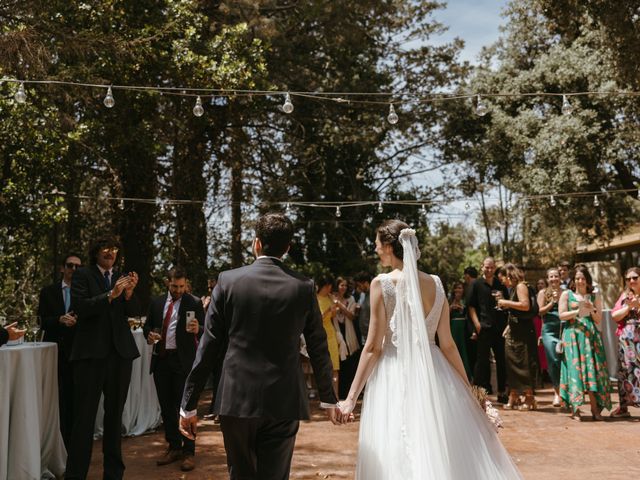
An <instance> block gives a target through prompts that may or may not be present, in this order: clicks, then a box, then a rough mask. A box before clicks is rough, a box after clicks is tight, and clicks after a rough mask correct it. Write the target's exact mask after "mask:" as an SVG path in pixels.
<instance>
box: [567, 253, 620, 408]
mask: <svg viewBox="0 0 640 480" xmlns="http://www.w3.org/2000/svg"><path fill="white" fill-rule="evenodd" d="M558 311H559V312H560V320H562V321H564V322H565V324H564V329H563V332H562V342H563V344H564V359H563V361H562V366H561V368H560V396H561V397H562V400H563V401H564V403H565V404H566V405H567V406H569V407H571V418H575V419H580V410H579V408H578V407H579V406H580V405H583V404H584V400H585V393H586V394H588V396H589V404H590V407H591V417H592V418H593V420H602V419H603V418H602V415H601V411H602V409H603V408H606V409H609V410H610V409H611V395H610V391H611V386H610V384H609V374H608V372H607V362H606V359H605V352H604V346H603V344H602V337H601V336H600V330H599V329H598V327H599V324H600V320H601V319H602V299H601V298H600V295H597V294H594V293H593V281H592V279H591V275H590V274H589V270H588V269H587V267H586V266H584V265H577V266H576V267H575V270H574V274H573V278H572V281H571V285H570V289H569V290H565V291H564V292H562V295H561V296H560V302H559V306H558Z"/></svg>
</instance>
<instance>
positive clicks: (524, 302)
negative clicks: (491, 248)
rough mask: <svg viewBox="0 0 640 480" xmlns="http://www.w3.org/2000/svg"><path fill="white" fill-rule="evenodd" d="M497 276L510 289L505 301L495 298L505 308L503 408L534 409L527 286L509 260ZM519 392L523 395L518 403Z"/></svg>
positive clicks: (534, 359) (534, 354)
mask: <svg viewBox="0 0 640 480" xmlns="http://www.w3.org/2000/svg"><path fill="white" fill-rule="evenodd" d="M498 277H499V278H500V281H501V282H502V283H503V284H504V286H505V287H507V288H508V289H509V291H510V298H509V300H506V299H504V298H501V299H498V307H499V308H502V309H505V310H508V317H507V318H508V320H507V328H506V329H505V332H506V333H505V358H506V361H507V382H508V383H509V402H508V403H507V404H506V405H505V406H504V408H505V409H514V408H519V409H520V410H536V409H537V408H538V404H537V402H536V398H535V396H534V395H533V390H534V388H535V387H536V384H537V380H538V344H537V336H536V332H535V329H534V327H533V317H534V315H531V316H528V314H527V312H530V311H531V309H532V308H533V305H531V300H530V299H529V287H528V286H527V284H526V283H525V281H524V273H523V272H522V270H520V269H519V268H518V267H516V266H515V265H514V264H513V263H507V264H506V265H505V266H504V267H502V268H501V269H500V271H499V272H498ZM519 312H520V314H519ZM520 394H524V401H523V402H522V403H521V402H520Z"/></svg>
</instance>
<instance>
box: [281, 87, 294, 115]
mask: <svg viewBox="0 0 640 480" xmlns="http://www.w3.org/2000/svg"><path fill="white" fill-rule="evenodd" d="M282 111H283V112H284V113H291V112H293V103H291V95H289V92H287V93H286V95H285V97H284V105H282Z"/></svg>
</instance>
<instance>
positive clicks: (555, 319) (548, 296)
mask: <svg viewBox="0 0 640 480" xmlns="http://www.w3.org/2000/svg"><path fill="white" fill-rule="evenodd" d="M547 282H548V284H549V286H548V287H547V288H545V289H544V290H540V291H539V292H538V307H539V314H540V315H541V316H542V319H543V325H542V345H543V346H544V352H545V355H546V357H547V372H548V373H549V378H550V379H551V385H553V392H554V395H553V406H554V407H559V406H561V405H562V400H561V398H560V365H561V363H562V361H561V358H560V356H559V355H558V353H557V352H556V348H557V345H558V343H559V342H561V335H560V332H561V331H562V329H561V326H560V314H559V313H558V301H559V300H560V293H561V292H562V290H560V272H559V271H558V269H557V268H550V269H549V270H547Z"/></svg>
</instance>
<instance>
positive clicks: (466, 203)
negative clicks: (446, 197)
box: [464, 202, 471, 210]
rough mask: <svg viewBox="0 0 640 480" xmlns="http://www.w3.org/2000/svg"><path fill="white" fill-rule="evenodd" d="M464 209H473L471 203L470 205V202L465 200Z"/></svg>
mask: <svg viewBox="0 0 640 480" xmlns="http://www.w3.org/2000/svg"><path fill="white" fill-rule="evenodd" d="M464 209H465V210H470V209H471V205H469V202H464Z"/></svg>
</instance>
